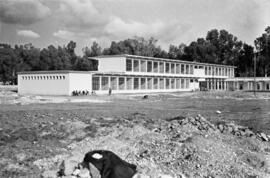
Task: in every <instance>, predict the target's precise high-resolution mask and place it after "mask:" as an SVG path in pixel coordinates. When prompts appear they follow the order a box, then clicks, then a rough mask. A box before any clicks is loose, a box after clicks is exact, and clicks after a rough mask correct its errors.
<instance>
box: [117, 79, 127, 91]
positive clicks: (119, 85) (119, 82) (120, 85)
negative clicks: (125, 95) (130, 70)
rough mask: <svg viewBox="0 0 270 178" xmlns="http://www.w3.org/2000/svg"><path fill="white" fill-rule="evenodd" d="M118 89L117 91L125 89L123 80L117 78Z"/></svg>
mask: <svg viewBox="0 0 270 178" xmlns="http://www.w3.org/2000/svg"><path fill="white" fill-rule="evenodd" d="M118 89H119V90H124V89H125V78H124V77H119V78H118Z"/></svg>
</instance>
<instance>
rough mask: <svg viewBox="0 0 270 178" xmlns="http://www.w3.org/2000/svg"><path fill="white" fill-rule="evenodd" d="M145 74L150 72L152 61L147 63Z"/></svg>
mask: <svg viewBox="0 0 270 178" xmlns="http://www.w3.org/2000/svg"><path fill="white" fill-rule="evenodd" d="M147 72H152V61H147Z"/></svg>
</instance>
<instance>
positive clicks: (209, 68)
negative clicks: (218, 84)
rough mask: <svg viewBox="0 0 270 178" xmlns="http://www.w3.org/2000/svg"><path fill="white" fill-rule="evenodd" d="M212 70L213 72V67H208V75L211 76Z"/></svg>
mask: <svg viewBox="0 0 270 178" xmlns="http://www.w3.org/2000/svg"><path fill="white" fill-rule="evenodd" d="M211 70H212V67H210V66H209V67H208V75H211Z"/></svg>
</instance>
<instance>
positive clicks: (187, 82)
mask: <svg viewBox="0 0 270 178" xmlns="http://www.w3.org/2000/svg"><path fill="white" fill-rule="evenodd" d="M189 83H190V79H189V78H187V79H186V88H189Z"/></svg>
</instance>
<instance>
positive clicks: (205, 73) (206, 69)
mask: <svg viewBox="0 0 270 178" xmlns="http://www.w3.org/2000/svg"><path fill="white" fill-rule="evenodd" d="M207 74H208V68H207V67H205V70H204V75H207Z"/></svg>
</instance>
